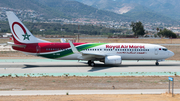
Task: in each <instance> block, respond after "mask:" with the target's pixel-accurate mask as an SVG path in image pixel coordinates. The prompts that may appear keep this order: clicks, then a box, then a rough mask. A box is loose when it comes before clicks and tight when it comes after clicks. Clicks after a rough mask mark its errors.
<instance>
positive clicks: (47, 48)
mask: <svg viewBox="0 0 180 101" xmlns="http://www.w3.org/2000/svg"><path fill="white" fill-rule="evenodd" d="M73 44H74V46H78V45H83V44H87V43H73ZM22 45H26V47H25V48H20V47H16V46H13V49H15V50H18V51H23V52H29V53H37V46H39V48H40V53H45V52H54V51H58V50H55V49H67V48H70V44H69V43H30V44H22Z"/></svg>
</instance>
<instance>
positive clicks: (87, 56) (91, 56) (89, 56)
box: [69, 40, 106, 59]
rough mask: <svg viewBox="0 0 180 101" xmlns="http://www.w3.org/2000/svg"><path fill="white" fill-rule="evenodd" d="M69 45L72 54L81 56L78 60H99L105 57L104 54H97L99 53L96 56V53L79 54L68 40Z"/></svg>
mask: <svg viewBox="0 0 180 101" xmlns="http://www.w3.org/2000/svg"><path fill="white" fill-rule="evenodd" d="M69 44H70V46H71V49H72V51H73V53H76V54H81V56H80V57H78V58H79V59H101V58H104V57H105V56H106V55H105V54H99V53H98V54H97V53H87V52H79V51H78V50H77V48H76V47H75V46H74V45H73V43H72V42H71V41H70V40H69Z"/></svg>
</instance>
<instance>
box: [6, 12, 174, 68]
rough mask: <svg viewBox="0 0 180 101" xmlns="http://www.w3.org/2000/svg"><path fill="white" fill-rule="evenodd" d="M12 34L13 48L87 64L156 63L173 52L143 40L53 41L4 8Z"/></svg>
mask: <svg viewBox="0 0 180 101" xmlns="http://www.w3.org/2000/svg"><path fill="white" fill-rule="evenodd" d="M6 14H7V17H8V22H9V25H10V29H11V32H12V35H13V40H14V43H12V42H8V44H9V45H12V48H13V49H14V50H17V51H21V52H23V53H25V54H30V55H35V56H40V57H45V58H50V59H57V60H85V61H88V65H89V66H92V67H93V66H95V63H94V61H100V62H103V63H104V64H110V65H120V64H121V63H122V60H138V61H139V60H156V62H155V65H159V62H161V61H165V59H167V58H169V57H172V56H173V55H174V53H173V52H172V51H170V50H168V49H167V48H166V47H163V46H160V45H155V44H144V43H72V42H71V41H69V43H52V42H48V41H45V40H41V39H39V38H37V37H35V36H33V34H32V33H31V32H30V31H29V30H28V29H27V28H26V27H25V25H24V24H23V23H22V22H21V21H20V20H19V19H18V17H17V16H16V15H15V14H14V13H13V12H12V11H7V12H6Z"/></svg>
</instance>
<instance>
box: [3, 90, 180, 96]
mask: <svg viewBox="0 0 180 101" xmlns="http://www.w3.org/2000/svg"><path fill="white" fill-rule="evenodd" d="M166 92H168V89H134V90H132V89H131V90H27V91H0V96H20V95H66V93H68V94H69V95H80V94H83V95H84V94H86V95H87V94H162V93H166ZM179 93H180V89H175V90H174V94H179Z"/></svg>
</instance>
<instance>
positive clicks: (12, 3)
mask: <svg viewBox="0 0 180 101" xmlns="http://www.w3.org/2000/svg"><path fill="white" fill-rule="evenodd" d="M0 7H6V8H12V9H19V10H34V11H37V12H40V13H41V14H43V15H44V16H43V17H45V18H54V17H56V16H58V17H64V16H63V14H61V13H57V12H56V11H55V10H54V9H51V8H50V7H47V6H45V5H42V4H39V3H37V1H36V0H0Z"/></svg>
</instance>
